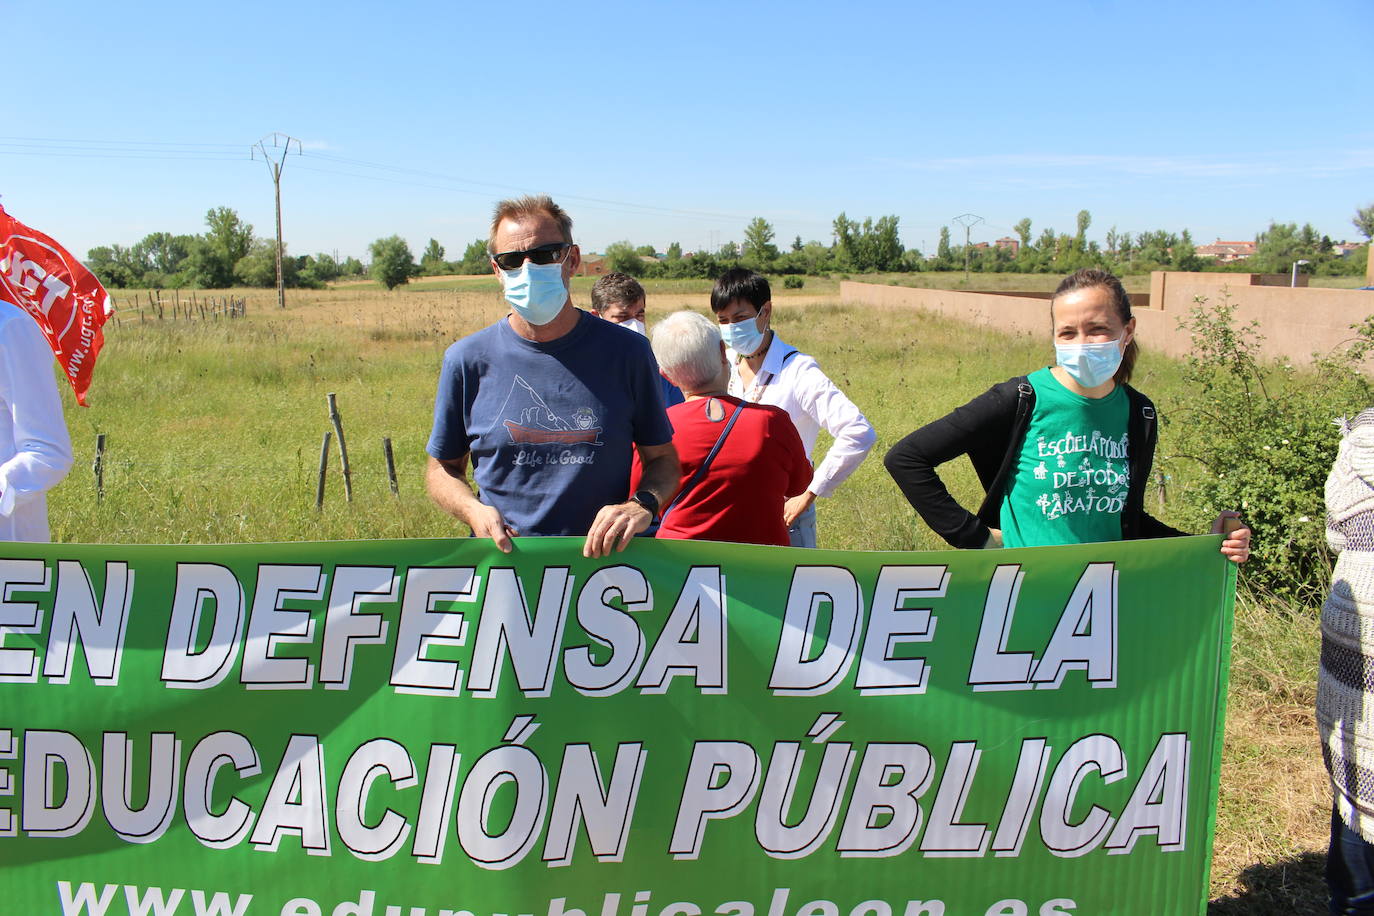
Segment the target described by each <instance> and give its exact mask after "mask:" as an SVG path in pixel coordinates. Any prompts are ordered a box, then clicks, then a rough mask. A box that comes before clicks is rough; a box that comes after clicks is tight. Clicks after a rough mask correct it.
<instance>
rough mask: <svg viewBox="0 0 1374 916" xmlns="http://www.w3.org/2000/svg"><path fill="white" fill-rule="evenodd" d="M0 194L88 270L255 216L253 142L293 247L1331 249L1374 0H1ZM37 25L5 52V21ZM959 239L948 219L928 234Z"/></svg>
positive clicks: (1370, 144)
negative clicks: (497, 220) (279, 159)
mask: <svg viewBox="0 0 1374 916" xmlns="http://www.w3.org/2000/svg"><path fill="white" fill-rule="evenodd" d="M0 16H3V21H5V22H6V23H7V29H9V30H11V35H10V40H9V41H7V43H6V44H7V47H6V63H7V67H6V71H7V73H8V74H9V76H10V79H9V85H8V87H7V90H6V92H5V93H4V95H5V98H6V104H5V106H4V107H5V108H6V110H7V116H6V117H5V118H4V120H3V124H2V125H0V203H2V204H3V205H4V206H5V208H6V209H7V210H8V211H9V212H10V213H11V214H12V215H14V216H16V217H18V218H20V219H22V220H25V221H26V222H28V223H30V224H31V225H33V226H35V227H36V228H39V229H42V230H44V231H46V232H48V233H49V234H50V235H52V236H54V237H55V238H57V239H58V240H59V241H61V242H63V244H65V245H66V246H67V247H69V248H71V249H72V250H73V251H75V252H76V253H78V254H80V255H84V254H85V252H86V250H87V249H88V248H90V247H91V246H94V245H100V244H109V243H112V242H119V243H122V244H126V245H127V244H132V243H134V242H136V241H138V239H140V238H141V237H143V236H144V235H145V234H147V233H149V232H153V231H159V230H166V231H172V232H185V233H194V232H200V231H203V229H204V214H205V211H206V210H207V209H209V208H210V207H215V206H228V207H232V208H234V209H235V210H237V211H238V212H239V214H240V215H241V216H242V217H243V218H244V219H246V220H247V221H249V222H251V223H253V224H254V226H255V227H256V230H257V232H258V234H260V235H263V236H270V235H271V234H272V231H273V225H272V223H273V215H272V213H273V211H272V184H271V180H270V177H269V174H268V171H267V168H266V166H265V165H264V164H263V163H262V162H261V161H256V162H255V161H251V160H250V159H249V157H248V151H249V148H250V147H251V145H252V144H253V143H254V142H255V141H257V140H258V139H259V138H260V137H262V136H263V135H265V134H268V133H270V132H272V131H282V132H284V133H286V134H290V135H291V136H293V137H297V138H299V139H300V140H301V141H302V143H303V154H302V155H301V156H295V155H292V156H291V157H290V158H289V159H288V160H287V162H286V167H285V172H284V178H283V182H282V189H283V209H284V213H285V235H286V240H287V243H288V246H289V248H290V250H291V252H292V253H296V254H303V253H313V252H316V251H329V252H333V251H335V250H337V251H338V253H339V254H340V256H345V255H350V254H352V255H357V256H362V257H365V254H366V247H367V244H368V242H370V241H371V240H373V239H375V238H378V237H380V236H385V235H390V234H392V233H398V234H400V235H401V236H403V237H405V238H406V239H407V240H408V241H409V242H410V244H411V247H412V250H414V251H415V252H416V254H417V256H418V254H419V251H420V249H421V248H423V246H424V245H425V242H426V241H427V240H428V239H429V238H430V237H434V238H437V239H438V240H439V241H440V243H441V244H443V245H444V246H445V247H446V248H447V250H448V255H449V257H457V256H459V255H461V253H462V249H463V247H464V246H465V245H466V244H467V243H468V242H469V241H471V240H473V239H474V238H478V237H483V236H485V233H486V222H487V218H488V214H489V213H490V209H491V205H492V204H493V202H494V201H495V200H497V199H498V198H500V197H503V196H507V195H508V194H511V193H522V192H529V191H547V192H549V193H552V194H553V195H554V196H555V197H556V198H557V199H558V200H560V202H562V203H563V204H564V205H565V206H566V207H567V209H568V210H569V211H570V212H571V214H572V215H573V218H574V220H575V223H576V225H575V234H576V235H577V237H578V241H579V242H581V243H582V244H583V247H584V249H588V250H600V249H602V248H604V247H605V245H606V244H608V243H609V242H613V241H616V240H618V239H630V240H632V241H634V242H635V243H636V244H644V243H648V244H653V245H655V246H656V247H658V248H659V249H660V250H662V249H663V248H664V247H666V246H667V245H668V243H670V242H672V241H678V242H680V243H681V244H682V246H683V248H684V249H687V250H692V249H695V248H698V247H702V246H705V245H711V244H719V243H721V242H724V241H726V240H730V239H736V240H738V239H740V238H742V236H743V228H744V225H745V224H746V223H747V222H748V221H749V220H750V219H751V218H752V217H754V216H763V217H764V218H766V219H768V220H769V221H770V222H772V223H773V225H774V226H775V228H776V230H777V235H778V240H779V242H780V243H785V242H788V241H790V240H791V239H792V238H793V237H794V236H796V235H800V236H801V237H802V238H803V239H804V240H809V239H818V240H821V241H825V242H828V241H829V239H830V224H831V221H832V220H833V219H834V217H835V215H836V214H838V213H839V212H840V211H842V210H843V211H845V212H846V213H847V214H848V215H849V216H850V217H851V218H859V219H862V218H863V217H865V216H873V217H877V216H881V215H883V214H887V213H895V214H897V215H898V216H900V218H901V230H902V236H903V240H904V242H905V243H906V244H907V245H908V246H909V247H918V248H923V249H927V250H929V249H933V247H934V245H935V243H936V239H937V238H938V234H939V230H940V226H941V225H951V226H953V223H952V219H953V217H955V216H957V215H959V214H963V213H973V214H977V215H979V216H982V217H983V219H984V220H985V223H984V224H983V225H980V226H978V227H976V228H975V229H974V230H973V239H974V240H975V241H979V240H991V239H993V238H996V237H999V236H1002V235H1008V234H1011V227H1012V225H1013V224H1014V223H1015V222H1016V221H1017V220H1018V219H1020V218H1022V217H1030V219H1031V220H1032V222H1033V231H1034V232H1035V233H1036V234H1037V235H1038V234H1039V232H1040V231H1041V230H1042V229H1044V228H1046V227H1053V228H1054V229H1056V230H1059V231H1072V230H1073V225H1074V217H1075V214H1076V213H1077V212H1078V211H1079V210H1080V209H1087V210H1089V211H1090V212H1091V213H1092V216H1093V224H1092V227H1091V228H1090V230H1089V236H1090V237H1092V238H1097V239H1101V238H1102V236H1103V235H1104V234H1105V233H1106V231H1107V230H1108V229H1109V228H1110V227H1112V226H1116V227H1117V228H1118V229H1119V230H1122V231H1140V230H1146V229H1157V228H1165V229H1170V230H1175V231H1177V230H1180V229H1183V228H1188V229H1190V230H1191V231H1192V233H1193V237H1194V239H1195V241H1197V242H1199V243H1204V242H1210V241H1212V240H1213V239H1214V238H1216V237H1218V236H1220V237H1222V238H1227V239H1231V238H1252V237H1253V236H1254V234H1255V233H1256V232H1257V231H1260V230H1262V229H1263V228H1264V227H1265V226H1267V225H1268V223H1269V222H1270V221H1271V220H1278V221H1283V222H1298V223H1302V222H1311V223H1312V224H1313V225H1314V226H1316V228H1317V229H1318V230H1319V231H1320V232H1323V233H1326V234H1329V235H1331V236H1332V237H1333V238H1335V239H1340V238H1349V239H1351V240H1354V239H1355V238H1356V237H1357V233H1356V231H1355V229H1354V227H1353V226H1351V224H1350V217H1351V215H1352V214H1353V212H1354V210H1355V208H1356V207H1359V206H1364V205H1366V204H1369V203H1374V117H1371V111H1374V109H1371V105H1370V98H1371V96H1370V89H1369V82H1368V63H1369V60H1370V51H1369V47H1368V41H1369V38H1370V36H1371V35H1374V3H1371V2H1369V0H1336V2H1332V3H1327V4H1319V5H1315V6H1309V5H1299V4H1293V3H1276V2H1265V0H1257V2H1244V3H1241V2H1219V3H1198V2H1191V3H1172V2H1158V3H1151V4H1144V3H1138V2H1117V0H1071V2H1062V3H1052V4H1036V3H1028V2H1018V3H1006V4H1003V3H994V2H987V3H979V4H959V3H940V4H932V3H924V2H905V3H873V2H865V0H850V2H845V3H827V4H820V3H809V2H804V0H803V2H794V3H778V4H775V3H759V4H740V3H738V2H736V3H716V2H703V3H690V4H666V3H644V2H640V3H591V4H581V5H575V4H568V3H543V2H533V3H525V4H469V3H456V2H450V3H439V2H405V0H398V2H393V3H390V4H361V3H352V2H331V3H307V2H291V0H285V2H282V0H278V2H275V3H260V2H256V0H245V2H239V3H236V4H214V5H211V4H190V3H185V2H178V3H161V2H145V3H140V2H137V0H135V2H133V3H128V4H110V3H107V2H102V3H99V4H97V3H88V2H62V0H51V2H48V3H43V4H38V3H29V4H20V3H17V2H15V0H0ZM18 24H22V25H23V27H27V28H29V29H31V32H30V33H29V35H28V36H27V37H22V38H21V37H18V35H17V29H16V27H17V25H18ZM954 231H955V233H956V237H958V236H961V235H962V230H960V229H958V227H954Z"/></svg>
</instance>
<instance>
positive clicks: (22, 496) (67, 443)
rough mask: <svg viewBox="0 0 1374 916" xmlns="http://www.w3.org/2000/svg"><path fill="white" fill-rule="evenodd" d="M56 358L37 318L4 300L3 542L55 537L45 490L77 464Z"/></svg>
mask: <svg viewBox="0 0 1374 916" xmlns="http://www.w3.org/2000/svg"><path fill="white" fill-rule="evenodd" d="M52 362H53V354H52V349H51V348H50V347H49V346H48V342H47V340H46V339H44V337H43V332H42V331H40V330H39V328H38V323H37V322H36V321H34V319H33V318H32V317H31V316H30V315H29V313H28V312H26V311H24V310H23V309H21V308H20V307H19V306H17V305H14V304H12V303H9V302H5V301H3V300H0V410H3V414H0V541H49V540H51V539H52V538H51V536H50V535H49V533H48V500H47V496H46V494H47V491H48V490H50V489H52V488H53V487H55V486H56V485H57V484H58V483H60V482H61V481H62V478H63V477H65V476H67V471H68V470H70V469H71V466H72V442H71V438H70V437H69V436H68V435H67V424H66V422H65V421H64V420H63V419H62V399H61V398H60V397H59V396H58V393H57V381H56V380H55V379H54V377H53V371H52Z"/></svg>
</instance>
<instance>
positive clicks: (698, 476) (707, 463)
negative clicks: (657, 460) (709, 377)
mask: <svg viewBox="0 0 1374 916" xmlns="http://www.w3.org/2000/svg"><path fill="white" fill-rule="evenodd" d="M708 407H709V405H708ZM743 410H744V402H743V401H740V402H739V403H738V404H736V405H735V412H734V413H732V414H730V421H729V422H728V423H726V424H725V428H724V429H722V430H721V431H720V436H719V438H717V439H716V444H715V445H713V446H711V451H709V452H707V453H706V457H705V458H704V459H702V462H701V464H700V465H699V466H698V467H697V470H696V473H695V474H693V475H692V477H691V479H690V480H688V481H687V482H686V483H685V484H683V485H682V489H681V490H678V491H677V495H676V496H674V497H673V501H672V502H670V503H669V504H668V508H666V509H664V510H663V514H662V515H660V516H659V524H660V525H661V524H662V523H663V522H664V521H665V520H666V519H667V518H668V513H669V512H672V511H673V509H675V508H677V505H678V504H679V503H680V502H682V499H683V497H685V496H686V495H687V494H688V493H690V492H692V490H693V489H695V488H696V485H697V484H699V483H701V481H702V480H703V479H704V478H705V477H706V472H707V471H708V470H710V469H711V462H712V461H715V460H716V455H717V454H718V453H719V452H720V447H721V446H722V445H724V444H725V437H726V436H728V435H730V430H731V429H733V428H734V426H735V421H736V420H738V419H739V415H740V412H741V411H743Z"/></svg>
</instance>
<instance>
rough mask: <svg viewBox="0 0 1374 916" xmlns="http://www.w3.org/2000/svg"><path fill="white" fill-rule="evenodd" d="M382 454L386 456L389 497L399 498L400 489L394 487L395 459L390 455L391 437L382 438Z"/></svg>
mask: <svg viewBox="0 0 1374 916" xmlns="http://www.w3.org/2000/svg"><path fill="white" fill-rule="evenodd" d="M382 454H384V455H386V476H387V478H388V479H390V480H391V495H392V496H397V497H399V496H400V495H401V488H400V487H398V486H397V485H396V459H395V458H393V457H392V455H391V437H390V436H383V437H382Z"/></svg>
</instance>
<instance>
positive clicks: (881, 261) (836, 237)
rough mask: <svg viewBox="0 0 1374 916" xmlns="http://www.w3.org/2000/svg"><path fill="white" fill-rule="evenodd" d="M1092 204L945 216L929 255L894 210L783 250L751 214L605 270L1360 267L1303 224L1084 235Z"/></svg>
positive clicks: (1373, 219) (1329, 270)
mask: <svg viewBox="0 0 1374 916" xmlns="http://www.w3.org/2000/svg"><path fill="white" fill-rule="evenodd" d="M1352 222H1353V223H1354V224H1355V226H1356V227H1357V228H1359V229H1360V232H1361V234H1363V235H1364V236H1365V237H1366V238H1369V236H1370V234H1371V232H1374V205H1371V206H1370V207H1367V208H1364V209H1362V210H1359V211H1357V213H1356V216H1355V218H1354V220H1352ZM1091 225H1092V214H1091V213H1089V212H1088V211H1087V210H1080V211H1079V212H1078V216H1077V219H1076V220H1075V227H1074V232H1073V233H1072V234H1069V233H1067V232H1056V231H1055V230H1054V229H1052V228H1045V229H1042V230H1041V231H1040V233H1039V235H1035V233H1034V231H1033V227H1032V223H1031V220H1030V219H1029V218H1026V219H1022V220H1020V221H1018V222H1017V223H1016V225H1015V226H1014V227H1012V231H1013V232H1014V233H1015V235H1014V238H1015V240H1016V242H1017V245H1016V246H1014V247H1015V250H1013V246H1011V245H1006V246H1004V247H998V246H996V245H988V244H979V245H968V246H964V245H955V244H954V243H953V242H952V241H951V239H950V231H949V227H948V226H942V227H941V228H940V236H939V242H938V243H937V245H936V249H935V252H934V255H933V256H929V257H928V256H926V255H925V254H923V253H922V252H920V251H918V250H916V249H914V248H905V247H904V246H903V245H902V242H901V239H900V238H899V236H898V226H899V218H898V217H897V216H895V215H889V216H883V217H879V218H878V219H877V220H873V219H868V218H866V219H864V221H863V222H862V223H859V222H858V221H856V220H852V219H850V218H849V217H848V216H847V215H846V214H844V213H841V214H840V215H839V216H837V217H836V218H835V221H834V222H833V223H832V225H831V241H830V243H829V244H825V243H822V242H819V241H810V242H805V243H803V242H802V240H801V237H800V236H797V237H796V238H795V239H793V241H792V244H791V246H790V248H789V249H788V250H785V251H784V250H781V249H780V248H779V247H778V246H777V245H776V244H775V242H774V238H775V233H774V230H773V226H772V224H770V223H769V222H768V221H767V220H765V219H764V218H763V217H756V218H754V219H753V220H752V221H751V222H750V223H749V225H748V226H747V227H746V228H745V230H744V242H743V243H736V242H733V241H731V242H726V243H725V244H724V245H722V246H721V247H720V248H719V249H718V250H717V251H707V252H694V253H692V254H690V255H684V254H683V253H682V249H681V246H679V245H678V244H677V243H676V242H675V243H673V244H672V245H670V246H668V250H667V251H666V252H665V253H663V254H659V253H658V252H656V251H655V250H654V249H653V247H652V246H648V245H640V246H636V245H634V244H633V243H632V242H629V241H622V242H616V243H614V244H612V245H610V246H608V247H607V249H606V252H605V255H604V257H605V258H606V262H607V263H606V267H607V269H608V270H618V271H621V272H623V273H628V274H632V275H635V276H640V277H716V276H719V275H720V274H721V273H723V272H724V271H725V270H727V269H729V268H731V267H736V266H744V267H749V268H752V269H754V270H758V271H761V272H764V273H771V274H812V275H817V274H836V273H840V274H845V273H868V272H873V271H880V272H915V271H950V270H964V269H965V268H966V267H967V269H968V270H970V271H977V272H983V273H992V272H1014V273H1069V272H1071V271H1074V270H1077V269H1078V268H1080V267H1103V268H1106V269H1109V270H1112V271H1113V272H1115V273H1117V274H1140V273H1149V272H1150V271H1152V270H1190V271H1198V270H1201V271H1232V272H1242V273H1284V272H1287V271H1288V270H1290V269H1291V267H1292V265H1293V263H1294V262H1295V261H1298V260H1305V261H1308V262H1309V264H1308V265H1307V266H1306V267H1305V268H1304V269H1305V271H1306V272H1308V273H1315V274H1319V275H1359V274H1362V273H1363V272H1364V269H1365V258H1366V257H1367V252H1368V249H1367V248H1364V249H1360V250H1358V251H1357V252H1355V253H1354V254H1352V255H1351V256H1349V257H1344V256H1342V255H1341V254H1340V253H1339V252H1338V251H1337V250H1336V247H1335V245H1336V243H1334V242H1333V241H1332V240H1331V239H1330V238H1329V237H1328V236H1324V235H1319V234H1318V233H1317V232H1316V230H1315V229H1313V228H1312V226H1311V224H1306V225H1303V226H1302V227H1299V226H1298V225H1297V224H1296V223H1270V225H1269V228H1268V229H1266V230H1264V231H1263V232H1261V233H1259V234H1258V235H1257V236H1256V238H1255V243H1256V250H1255V254H1254V255H1252V256H1251V257H1249V258H1247V259H1245V260H1241V261H1236V262H1231V263H1222V262H1220V261H1218V260H1217V259H1215V258H1205V257H1200V256H1199V255H1198V254H1197V246H1196V244H1195V243H1194V241H1193V238H1192V236H1191V234H1190V233H1189V232H1188V230H1187V229H1184V230H1183V231H1182V232H1179V233H1175V232H1171V231H1168V230H1164V229H1158V230H1152V231H1146V232H1136V233H1132V232H1120V231H1118V230H1117V228H1116V227H1115V226H1113V227H1112V228H1111V229H1109V230H1107V234H1106V237H1105V244H1099V243H1098V242H1096V241H1090V240H1089V239H1088V238H1087V232H1088V227H1089V226H1091Z"/></svg>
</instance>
